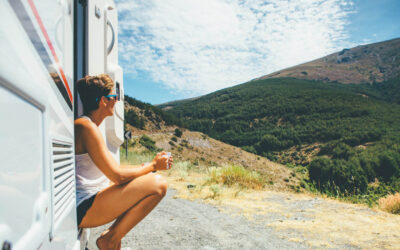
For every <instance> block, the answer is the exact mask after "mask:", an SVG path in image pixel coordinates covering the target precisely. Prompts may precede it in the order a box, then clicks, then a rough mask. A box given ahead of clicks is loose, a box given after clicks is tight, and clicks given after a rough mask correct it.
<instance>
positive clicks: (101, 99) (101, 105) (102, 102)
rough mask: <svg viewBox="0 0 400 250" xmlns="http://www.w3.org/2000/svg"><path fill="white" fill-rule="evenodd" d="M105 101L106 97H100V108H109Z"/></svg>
mask: <svg viewBox="0 0 400 250" xmlns="http://www.w3.org/2000/svg"><path fill="white" fill-rule="evenodd" d="M104 99H106V98H105V97H104V96H102V97H100V101H99V107H104V106H107V104H106V102H105V101H104Z"/></svg>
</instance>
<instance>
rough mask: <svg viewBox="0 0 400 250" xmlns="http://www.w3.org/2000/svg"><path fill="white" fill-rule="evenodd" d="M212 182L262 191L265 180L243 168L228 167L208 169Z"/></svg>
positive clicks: (236, 166)
mask: <svg viewBox="0 0 400 250" xmlns="http://www.w3.org/2000/svg"><path fill="white" fill-rule="evenodd" d="M208 173H209V177H210V180H209V181H210V182H211V183H217V184H224V185H227V186H233V185H236V184H238V185H239V186H241V187H244V188H253V189H261V188H263V187H264V184H265V180H264V179H263V178H262V177H261V175H260V174H258V173H257V172H255V171H249V170H247V169H245V168H244V167H242V166H238V165H226V166H223V167H218V168H217V167H211V168H209V169H208Z"/></svg>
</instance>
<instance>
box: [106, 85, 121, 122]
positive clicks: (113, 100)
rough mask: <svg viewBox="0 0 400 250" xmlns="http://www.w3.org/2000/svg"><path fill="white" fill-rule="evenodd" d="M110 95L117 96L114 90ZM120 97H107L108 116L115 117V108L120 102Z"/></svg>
mask: <svg viewBox="0 0 400 250" xmlns="http://www.w3.org/2000/svg"><path fill="white" fill-rule="evenodd" d="M109 95H115V92H114V91H113V90H112V91H111V92H110V93H109ZM117 98H118V97H116V96H113V97H106V111H107V116H112V115H114V106H115V103H116V102H117V101H118V99H117Z"/></svg>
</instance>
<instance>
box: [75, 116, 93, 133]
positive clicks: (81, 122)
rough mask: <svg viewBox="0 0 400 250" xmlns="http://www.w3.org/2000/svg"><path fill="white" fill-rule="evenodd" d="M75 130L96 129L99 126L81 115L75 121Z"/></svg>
mask: <svg viewBox="0 0 400 250" xmlns="http://www.w3.org/2000/svg"><path fill="white" fill-rule="evenodd" d="M74 126H75V132H83V131H96V128H97V126H96V125H95V124H94V123H93V122H92V121H90V120H88V119H86V118H84V117H79V118H77V119H76V120H75V121H74Z"/></svg>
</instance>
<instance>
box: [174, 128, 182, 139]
mask: <svg viewBox="0 0 400 250" xmlns="http://www.w3.org/2000/svg"><path fill="white" fill-rule="evenodd" d="M174 135H175V136H177V137H181V136H182V131H181V130H180V129H179V128H176V129H175V133H174Z"/></svg>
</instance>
